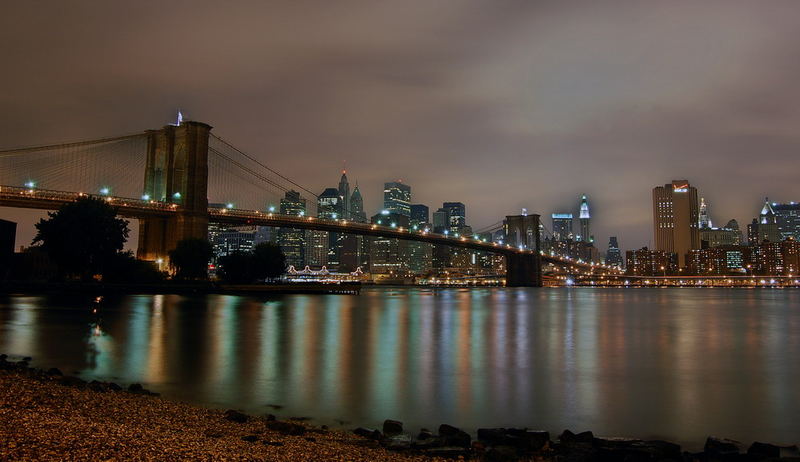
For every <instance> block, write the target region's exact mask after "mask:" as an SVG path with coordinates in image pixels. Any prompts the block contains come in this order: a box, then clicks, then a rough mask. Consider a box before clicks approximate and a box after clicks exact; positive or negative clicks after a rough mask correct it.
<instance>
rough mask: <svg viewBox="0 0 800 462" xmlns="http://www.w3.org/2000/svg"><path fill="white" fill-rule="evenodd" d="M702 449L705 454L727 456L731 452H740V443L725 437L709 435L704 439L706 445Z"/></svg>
mask: <svg viewBox="0 0 800 462" xmlns="http://www.w3.org/2000/svg"><path fill="white" fill-rule="evenodd" d="M703 450H704V451H705V453H706V454H709V455H712V456H727V455H731V454H739V453H740V452H742V443H740V442H738V441H735V440H729V439H726V438H718V437H716V436H709V437H708V438H707V439H706V445H705V446H704V448H703Z"/></svg>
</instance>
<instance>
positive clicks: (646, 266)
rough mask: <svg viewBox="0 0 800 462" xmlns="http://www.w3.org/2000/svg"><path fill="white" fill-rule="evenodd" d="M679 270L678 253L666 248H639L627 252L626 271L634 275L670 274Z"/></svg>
mask: <svg viewBox="0 0 800 462" xmlns="http://www.w3.org/2000/svg"><path fill="white" fill-rule="evenodd" d="M677 272H678V255H677V254H676V253H675V252H666V251H664V250H650V249H648V248H647V247H642V248H641V249H639V250H628V251H627V252H625V273H626V274H630V275H633V276H668V275H670V274H675V273H677Z"/></svg>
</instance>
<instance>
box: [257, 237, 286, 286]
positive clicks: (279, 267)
mask: <svg viewBox="0 0 800 462" xmlns="http://www.w3.org/2000/svg"><path fill="white" fill-rule="evenodd" d="M285 271H286V255H284V254H283V251H282V250H281V248H280V246H279V245H277V244H275V243H273V242H262V243H261V244H258V245H257V246H256V247H255V249H253V276H254V279H258V280H260V281H263V280H264V279H275V278H277V277H278V276H280V275H282V274H283V273H284V272H285Z"/></svg>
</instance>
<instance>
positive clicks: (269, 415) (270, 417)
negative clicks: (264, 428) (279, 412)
mask: <svg viewBox="0 0 800 462" xmlns="http://www.w3.org/2000/svg"><path fill="white" fill-rule="evenodd" d="M276 420H278V418H277V417H275V416H274V415H273V414H267V422H274V421H276Z"/></svg>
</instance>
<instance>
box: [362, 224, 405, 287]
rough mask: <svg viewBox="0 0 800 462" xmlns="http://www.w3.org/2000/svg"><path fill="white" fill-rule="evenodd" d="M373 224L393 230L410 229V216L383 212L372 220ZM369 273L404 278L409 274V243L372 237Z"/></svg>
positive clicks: (402, 240) (370, 239)
mask: <svg viewBox="0 0 800 462" xmlns="http://www.w3.org/2000/svg"><path fill="white" fill-rule="evenodd" d="M370 221H371V223H374V224H377V225H381V226H389V227H392V228H400V227H403V228H408V225H409V216H408V215H405V214H401V213H396V212H394V213H393V212H389V211H388V210H383V211H382V212H381V213H379V214H377V215H374V216H373V217H372V218H371V220H370ZM369 241H370V261H369V271H370V273H372V274H373V275H388V276H390V277H392V278H403V277H405V276H406V275H407V274H408V272H409V265H408V263H409V259H410V256H409V249H408V241H407V240H404V239H395V238H386V237H370V238H369Z"/></svg>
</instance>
